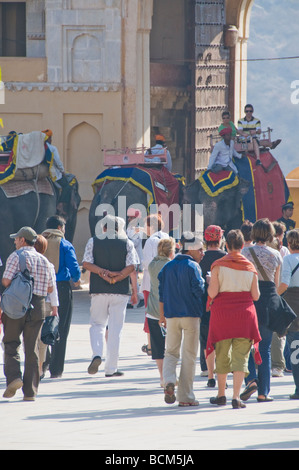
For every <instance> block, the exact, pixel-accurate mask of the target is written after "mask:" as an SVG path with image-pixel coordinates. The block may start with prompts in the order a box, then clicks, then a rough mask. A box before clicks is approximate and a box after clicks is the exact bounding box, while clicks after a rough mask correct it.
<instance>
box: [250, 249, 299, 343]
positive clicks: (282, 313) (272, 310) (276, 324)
mask: <svg viewBox="0 0 299 470" xmlns="http://www.w3.org/2000/svg"><path fill="white" fill-rule="evenodd" d="M249 251H250V253H251V255H252V257H253V259H254V262H255V265H256V267H257V269H258V270H259V272H260V274H261V275H262V277H263V279H264V281H268V282H270V281H269V278H268V276H267V274H266V272H265V270H264V268H263V267H262V265H261V263H260V261H259V259H258V257H257V256H256V253H255V251H254V249H253V248H249ZM267 310H268V324H267V327H268V328H269V330H271V331H273V332H274V333H276V334H277V336H279V337H283V336H285V335H286V334H287V330H288V328H289V327H290V325H291V324H292V323H293V321H294V320H295V319H296V318H297V315H296V313H295V312H294V310H293V309H292V308H291V307H290V306H289V304H288V303H287V302H286V300H285V299H284V298H283V297H281V296H280V295H278V294H277V296H275V299H274V301H272V302H271V303H270V302H269V305H268V306H267Z"/></svg>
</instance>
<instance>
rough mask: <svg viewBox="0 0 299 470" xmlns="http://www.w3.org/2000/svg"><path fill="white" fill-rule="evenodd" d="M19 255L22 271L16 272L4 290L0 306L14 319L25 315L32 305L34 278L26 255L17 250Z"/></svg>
mask: <svg viewBox="0 0 299 470" xmlns="http://www.w3.org/2000/svg"><path fill="white" fill-rule="evenodd" d="M16 253H17V254H18V256H19V262H20V272H18V273H17V274H15V276H14V277H13V278H12V280H11V283H10V285H9V286H8V287H7V288H6V289H5V290H4V292H3V293H2V297H1V302H0V306H1V309H2V310H3V312H4V313H5V314H6V315H7V316H8V317H9V318H12V319H13V320H18V319H19V318H22V317H24V315H25V314H26V312H27V310H28V309H29V308H30V307H31V308H32V305H31V299H32V294H33V283H34V279H33V277H32V276H31V275H30V273H29V271H28V269H27V267H26V257H25V255H24V253H22V252H21V251H16Z"/></svg>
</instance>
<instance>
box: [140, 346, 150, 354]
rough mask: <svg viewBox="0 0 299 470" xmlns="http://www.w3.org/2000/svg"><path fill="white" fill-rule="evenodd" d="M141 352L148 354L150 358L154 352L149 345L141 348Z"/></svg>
mask: <svg viewBox="0 0 299 470" xmlns="http://www.w3.org/2000/svg"><path fill="white" fill-rule="evenodd" d="M141 351H142V352H144V353H145V354H147V355H148V356H151V355H152V350H151V349H149V347H148V344H144V345H143V346H142V348H141Z"/></svg>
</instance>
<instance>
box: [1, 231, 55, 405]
mask: <svg viewBox="0 0 299 470" xmlns="http://www.w3.org/2000/svg"><path fill="white" fill-rule="evenodd" d="M10 237H11V238H14V243H15V246H16V251H14V252H13V253H11V255H10V256H9V257H8V258H7V261H6V266H5V271H4V273H3V278H2V284H3V286H4V287H5V288H8V287H9V286H10V285H11V284H12V283H13V282H14V277H15V276H16V275H17V274H18V273H19V272H20V271H21V268H20V264H21V263H20V260H21V258H19V255H24V257H25V261H26V269H27V270H28V272H29V274H30V276H31V277H32V278H33V290H32V299H31V307H29V308H28V310H26V311H25V312H24V315H23V316H21V317H20V318H15V317H14V316H13V314H11V313H9V314H8V313H6V312H5V310H4V311H3V313H2V323H3V327H4V336H3V343H4V374H5V376H6V383H7V388H6V390H5V391H4V394H3V397H4V398H12V397H13V396H14V395H15V393H16V391H17V390H18V389H20V388H22V389H23V393H24V401H34V399H35V396H36V394H37V389H38V384H39V364H38V351H37V340H38V337H39V333H40V330H41V327H42V324H43V321H44V318H45V298H46V296H47V294H48V293H51V292H52V291H53V287H54V285H55V276H54V275H53V273H52V269H51V265H50V263H49V261H48V260H47V258H45V256H43V255H41V254H40V253H38V252H37V251H36V250H35V248H34V243H35V241H36V238H37V234H36V232H35V231H34V230H33V229H32V228H31V227H22V228H21V229H20V230H19V231H18V232H17V233H14V234H11V235H10ZM21 334H22V335H23V341H24V354H25V361H24V374H23V377H22V372H21V359H20V353H19V349H20V345H21V338H20V337H21Z"/></svg>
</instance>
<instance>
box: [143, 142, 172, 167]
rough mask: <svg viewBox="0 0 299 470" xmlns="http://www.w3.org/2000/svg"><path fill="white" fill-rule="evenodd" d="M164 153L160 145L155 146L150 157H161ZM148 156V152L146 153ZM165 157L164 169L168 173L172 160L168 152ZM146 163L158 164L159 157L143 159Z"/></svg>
mask: <svg viewBox="0 0 299 470" xmlns="http://www.w3.org/2000/svg"><path fill="white" fill-rule="evenodd" d="M163 152H164V147H163V145H161V144H157V145H155V146H154V147H152V148H151V155H162V154H163ZM146 154H148V152H146ZM166 155H167V163H166V165H165V166H166V168H167V170H168V171H171V170H172V159H171V155H170V152H169V150H167V151H166ZM145 161H146V162H160V161H161V159H160V158H159V157H154V158H145Z"/></svg>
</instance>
